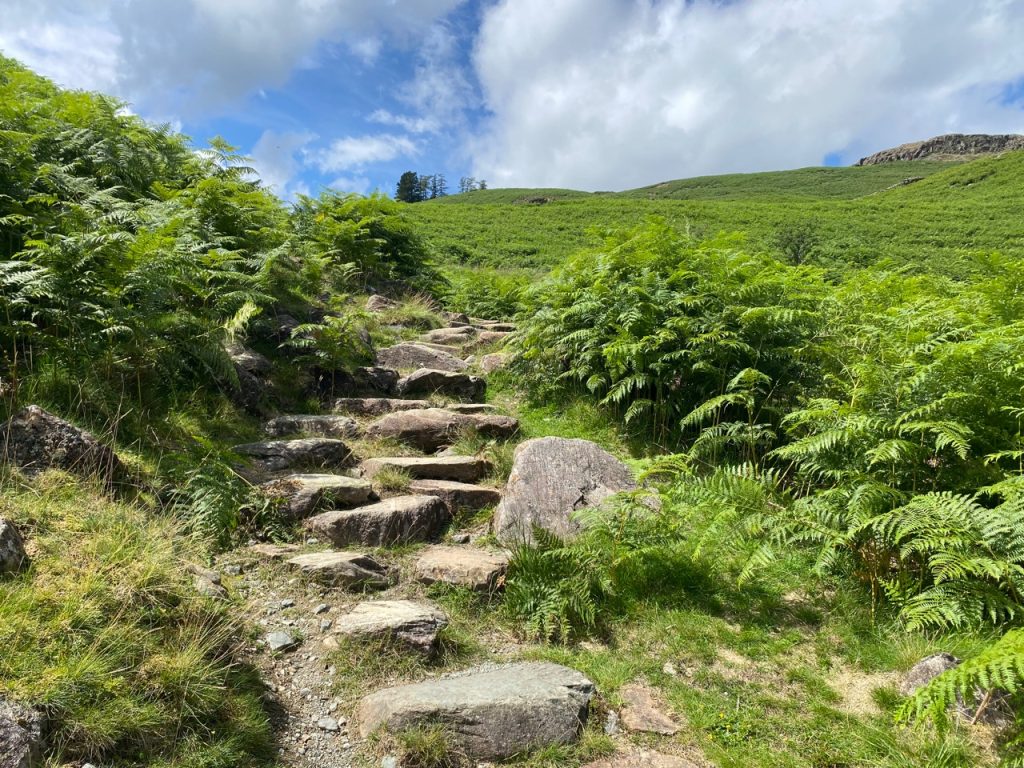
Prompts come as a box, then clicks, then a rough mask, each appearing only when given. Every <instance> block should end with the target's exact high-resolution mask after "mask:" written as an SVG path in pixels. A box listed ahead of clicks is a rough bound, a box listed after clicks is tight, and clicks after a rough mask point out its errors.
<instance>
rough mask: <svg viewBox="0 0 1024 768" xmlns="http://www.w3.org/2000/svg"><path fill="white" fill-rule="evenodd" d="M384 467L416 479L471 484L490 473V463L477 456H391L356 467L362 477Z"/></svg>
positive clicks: (372, 474) (366, 476)
mask: <svg viewBox="0 0 1024 768" xmlns="http://www.w3.org/2000/svg"><path fill="white" fill-rule="evenodd" d="M385 467H388V468H391V469H400V470H402V471H403V472H408V473H409V474H410V475H411V476H412V477H414V478H416V479H418V480H458V481H460V482H467V483H471V482H474V481H476V480H479V479H480V478H482V477H484V475H486V474H487V473H488V472H490V471H491V465H490V462H488V461H487V460H486V459H481V458H478V457H476V456H394V457H389V458H374V459H367V460H366V461H364V462H363V463H362V464H360V465H359V470H360V472H361V473H362V475H363V477H365V478H367V479H371V480H372V479H373V476H374V475H375V474H376V473H377V472H379V471H380V470H381V469H384V468H385Z"/></svg>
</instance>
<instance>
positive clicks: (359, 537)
mask: <svg viewBox="0 0 1024 768" xmlns="http://www.w3.org/2000/svg"><path fill="white" fill-rule="evenodd" d="M450 521H451V515H450V514H449V512H448V508H447V507H446V506H445V505H444V502H443V501H441V500H440V499H439V498H437V497H436V496H398V497H395V498H393V499H385V500H384V501H381V502H378V503H377V504H371V505H369V506H366V507H359V508H358V509H348V510H333V511H331V512H323V513H321V514H319V515H316V516H315V517H311V518H309V519H307V520H306V522H305V527H306V528H307V529H308V530H311V531H315V532H316V533H318V534H320V535H322V536H325V537H327V538H328V539H329V540H330V541H331V542H332V543H334V544H336V545H338V546H344V545H346V544H362V545H364V546H369V547H390V546H394V545H396V544H408V543H410V542H417V541H433V540H434V539H436V538H437V537H438V536H440V535H441V534H442V533H443V532H444V529H445V528H446V527H447V525H448V523H449V522H450Z"/></svg>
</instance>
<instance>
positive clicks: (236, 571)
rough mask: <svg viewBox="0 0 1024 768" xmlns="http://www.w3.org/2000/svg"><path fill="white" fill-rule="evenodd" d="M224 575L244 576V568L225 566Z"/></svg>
mask: <svg viewBox="0 0 1024 768" xmlns="http://www.w3.org/2000/svg"><path fill="white" fill-rule="evenodd" d="M224 574H225V575H226V576H241V575H242V566H240V565H225V566H224Z"/></svg>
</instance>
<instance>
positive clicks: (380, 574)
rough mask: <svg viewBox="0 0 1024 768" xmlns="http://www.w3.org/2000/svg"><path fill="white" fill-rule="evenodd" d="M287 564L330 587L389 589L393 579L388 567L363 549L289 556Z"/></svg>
mask: <svg viewBox="0 0 1024 768" xmlns="http://www.w3.org/2000/svg"><path fill="white" fill-rule="evenodd" d="M287 563H288V565H290V566H291V567H292V568H296V569H298V570H299V571H300V572H301V573H302V574H303V575H305V576H307V577H309V578H311V579H313V581H316V582H318V583H320V584H324V585H326V586H329V587H344V588H346V589H387V588H388V587H390V586H391V585H392V583H394V579H393V578H392V576H391V573H390V571H389V569H388V568H387V567H386V566H384V565H381V564H380V563H379V562H377V561H376V560H374V559H373V558H372V557H370V556H369V555H364V554H362V553H360V552H343V551H335V550H329V551H327V552H310V553H308V554H305V555H297V556H295V557H292V558H289V559H288V561H287Z"/></svg>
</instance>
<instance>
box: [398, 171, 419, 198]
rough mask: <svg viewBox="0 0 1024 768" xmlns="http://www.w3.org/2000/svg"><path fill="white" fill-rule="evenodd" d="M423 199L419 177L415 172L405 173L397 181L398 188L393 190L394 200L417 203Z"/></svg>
mask: <svg viewBox="0 0 1024 768" xmlns="http://www.w3.org/2000/svg"><path fill="white" fill-rule="evenodd" d="M422 199H423V189H422V185H421V182H420V177H419V176H418V175H417V174H416V171H406V172H405V173H403V174H402V177H401V178H400V179H399V180H398V188H397V189H396V190H395V200H398V201H400V202H403V203H418V202H420V201H421V200H422Z"/></svg>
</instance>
